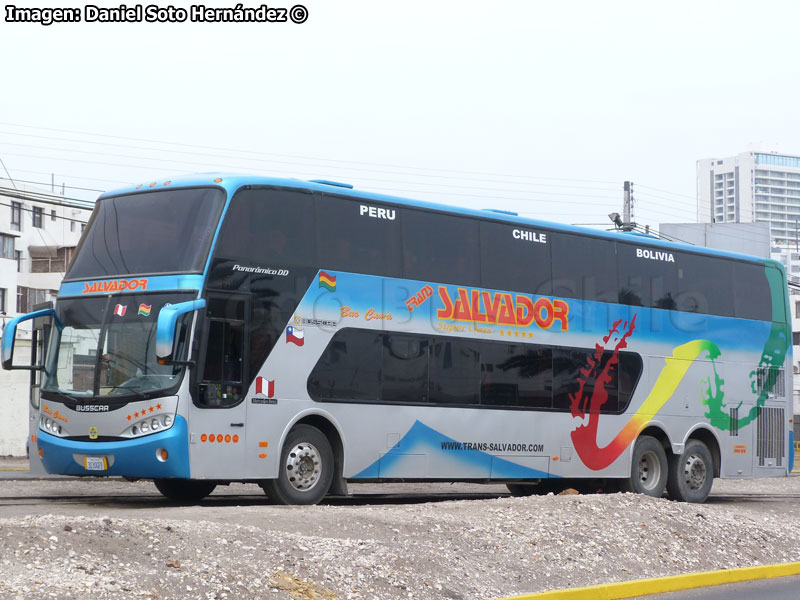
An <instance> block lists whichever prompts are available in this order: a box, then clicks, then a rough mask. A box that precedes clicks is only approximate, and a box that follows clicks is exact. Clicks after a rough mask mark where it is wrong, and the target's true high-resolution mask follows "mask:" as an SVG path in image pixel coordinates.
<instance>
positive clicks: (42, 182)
mask: <svg viewBox="0 0 800 600" xmlns="http://www.w3.org/2000/svg"><path fill="white" fill-rule="evenodd" d="M16 170H19V169H16ZM16 181H19V182H20V183H30V184H32V185H44V186H47V185H52V184H50V183H46V182H44V181H28V180H26V179H17V180H16ZM57 185H59V186H61V187H65V188H69V189H71V190H82V191H84V192H100V193H101V194H102V193H103V192H105V190H98V189H95V188H85V187H77V186H74V185H66V184H64V183H60V184H57Z"/></svg>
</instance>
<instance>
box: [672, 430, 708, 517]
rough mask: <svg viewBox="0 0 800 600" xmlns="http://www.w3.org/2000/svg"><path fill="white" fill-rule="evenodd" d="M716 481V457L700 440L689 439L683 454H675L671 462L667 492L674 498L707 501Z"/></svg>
mask: <svg viewBox="0 0 800 600" xmlns="http://www.w3.org/2000/svg"><path fill="white" fill-rule="evenodd" d="M713 483H714V459H713V458H712V457H711V452H709V450H708V447H707V446H706V445H705V444H704V443H703V442H701V441H700V440H689V441H688V442H687V443H686V447H685V448H684V450H683V454H676V455H674V456H673V457H672V458H671V460H670V464H669V479H668V480H667V492H668V493H669V497H670V498H672V499H673V500H680V501H681V502H705V501H706V498H708V494H709V493H710V492H711V485H712V484H713Z"/></svg>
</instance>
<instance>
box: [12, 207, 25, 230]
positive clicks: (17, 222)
mask: <svg viewBox="0 0 800 600" xmlns="http://www.w3.org/2000/svg"><path fill="white" fill-rule="evenodd" d="M11 230H12V231H22V203H21V202H14V201H12V202H11Z"/></svg>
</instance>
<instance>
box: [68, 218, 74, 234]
mask: <svg viewBox="0 0 800 600" xmlns="http://www.w3.org/2000/svg"><path fill="white" fill-rule="evenodd" d="M69 230H70V231H71V232H73V233H74V232H75V221H72V220H70V222H69Z"/></svg>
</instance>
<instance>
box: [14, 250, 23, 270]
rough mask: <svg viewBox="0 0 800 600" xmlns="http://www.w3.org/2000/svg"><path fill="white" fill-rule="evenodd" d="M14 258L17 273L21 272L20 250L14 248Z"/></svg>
mask: <svg viewBox="0 0 800 600" xmlns="http://www.w3.org/2000/svg"><path fill="white" fill-rule="evenodd" d="M14 258H15V259H16V261H17V273H22V252H20V251H19V250H14Z"/></svg>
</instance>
